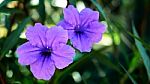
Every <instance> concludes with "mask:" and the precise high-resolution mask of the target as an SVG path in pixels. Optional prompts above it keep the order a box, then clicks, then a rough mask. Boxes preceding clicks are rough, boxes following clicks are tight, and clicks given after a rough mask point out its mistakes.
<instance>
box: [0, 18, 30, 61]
mask: <svg viewBox="0 0 150 84" xmlns="http://www.w3.org/2000/svg"><path fill="white" fill-rule="evenodd" d="M29 20H30V18H26V19H24V20H23V21H22V23H20V24H19V25H18V27H17V29H16V30H14V31H13V32H12V33H11V34H10V35H9V36H8V37H7V38H6V40H5V41H4V44H3V47H2V50H1V53H0V56H1V57H0V59H1V58H2V57H3V56H4V55H5V54H6V53H7V52H8V51H9V50H10V49H11V48H13V47H14V45H15V44H16V42H17V40H18V39H19V36H20V34H21V32H22V31H23V30H24V28H25V26H26V24H27V22H28V21H29Z"/></svg>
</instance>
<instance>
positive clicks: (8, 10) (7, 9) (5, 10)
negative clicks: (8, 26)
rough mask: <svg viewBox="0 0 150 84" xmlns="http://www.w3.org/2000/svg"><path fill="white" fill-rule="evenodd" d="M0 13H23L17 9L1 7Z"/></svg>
mask: <svg viewBox="0 0 150 84" xmlns="http://www.w3.org/2000/svg"><path fill="white" fill-rule="evenodd" d="M0 12H2V13H21V12H22V11H21V10H19V9H17V8H7V7H1V8H0Z"/></svg>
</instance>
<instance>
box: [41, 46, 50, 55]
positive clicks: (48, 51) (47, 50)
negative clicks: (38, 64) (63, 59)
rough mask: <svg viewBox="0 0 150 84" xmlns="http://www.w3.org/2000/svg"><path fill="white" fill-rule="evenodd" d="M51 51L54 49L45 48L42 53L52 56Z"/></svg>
mask: <svg viewBox="0 0 150 84" xmlns="http://www.w3.org/2000/svg"><path fill="white" fill-rule="evenodd" d="M51 52H52V50H51V49H50V48H45V49H43V50H42V52H41V55H42V56H50V55H51Z"/></svg>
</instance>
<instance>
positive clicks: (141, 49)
mask: <svg viewBox="0 0 150 84" xmlns="http://www.w3.org/2000/svg"><path fill="white" fill-rule="evenodd" d="M132 29H133V33H134V35H135V36H136V37H138V38H139V36H138V33H137V31H136V29H135V26H134V24H133V23H132ZM134 40H135V45H136V47H137V48H138V50H139V53H140V54H141V57H142V59H143V62H144V65H145V67H146V70H147V74H148V78H149V80H150V59H149V56H148V54H147V53H146V50H145V48H144V47H143V45H142V43H141V42H140V41H139V40H137V39H135V38H134Z"/></svg>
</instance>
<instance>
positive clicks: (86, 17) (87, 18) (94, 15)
mask: <svg viewBox="0 0 150 84" xmlns="http://www.w3.org/2000/svg"><path fill="white" fill-rule="evenodd" d="M80 19H81V25H82V26H84V27H87V26H88V24H89V22H92V21H98V19H99V12H97V11H93V10H91V9H89V8H85V9H83V10H82V11H81V12H80Z"/></svg>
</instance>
